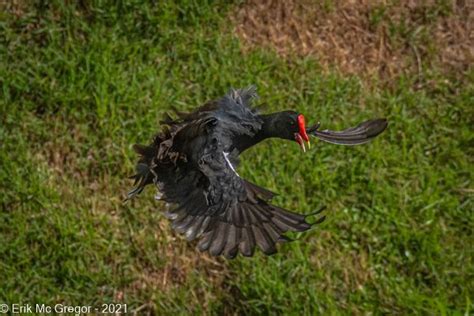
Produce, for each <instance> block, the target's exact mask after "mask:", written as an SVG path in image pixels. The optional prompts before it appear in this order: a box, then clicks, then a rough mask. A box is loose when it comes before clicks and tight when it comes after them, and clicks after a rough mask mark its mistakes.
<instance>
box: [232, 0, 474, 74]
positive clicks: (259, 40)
mask: <svg viewBox="0 0 474 316" xmlns="http://www.w3.org/2000/svg"><path fill="white" fill-rule="evenodd" d="M233 20H234V23H235V32H236V34H237V35H238V36H239V37H240V38H241V39H242V41H243V43H244V49H246V50H248V49H252V48H254V47H269V48H273V49H275V50H276V51H277V52H278V53H279V54H280V55H282V56H284V57H288V56H290V55H292V54H297V55H299V56H309V55H311V56H314V57H315V58H316V59H317V60H318V61H319V62H320V63H321V65H322V66H323V68H325V69H326V70H327V69H329V68H336V69H338V70H340V71H342V72H343V73H345V74H358V75H363V76H369V77H371V76H374V75H375V76H378V77H379V78H381V79H391V78H394V77H396V76H398V75H400V74H403V73H405V74H407V73H420V74H421V72H422V68H423V67H425V65H426V66H436V67H439V68H441V69H442V70H443V71H447V72H464V71H465V70H466V69H467V68H468V67H470V66H471V65H472V63H473V61H474V59H473V58H474V29H473V20H474V4H473V3H472V2H469V1H452V2H449V1H445V2H442V1H410V0H401V1H381V0H380V1H368V0H352V1H334V2H331V1H321V2H319V1H311V0H304V1H294V0H288V1H286V0H285V1H283V0H264V1H260V0H249V1H247V2H245V3H244V4H243V5H241V6H240V7H239V9H238V11H237V12H234V16H233Z"/></svg>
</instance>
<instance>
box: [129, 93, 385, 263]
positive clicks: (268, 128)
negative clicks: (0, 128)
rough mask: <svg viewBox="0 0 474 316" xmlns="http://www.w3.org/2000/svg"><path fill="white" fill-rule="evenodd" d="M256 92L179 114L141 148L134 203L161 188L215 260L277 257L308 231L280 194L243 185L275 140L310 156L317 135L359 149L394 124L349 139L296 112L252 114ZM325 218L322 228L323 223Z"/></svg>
mask: <svg viewBox="0 0 474 316" xmlns="http://www.w3.org/2000/svg"><path fill="white" fill-rule="evenodd" d="M256 96H257V95H256V92H255V89H254V88H253V87H249V88H246V89H240V90H231V91H230V92H229V93H228V94H227V95H225V96H224V97H222V98H220V99H218V100H214V101H211V102H208V103H206V104H205V105H203V106H201V107H199V108H198V109H197V110H195V111H193V112H191V113H183V112H179V111H175V112H176V115H177V116H178V118H177V119H172V118H171V117H170V116H169V115H167V116H166V118H165V119H164V120H163V121H162V123H163V125H164V128H163V130H162V132H161V133H159V134H158V135H157V136H156V137H155V138H154V140H153V142H152V144H150V145H148V146H143V145H135V146H134V149H135V151H136V152H137V153H138V154H140V156H141V157H140V160H139V161H138V163H137V166H136V172H137V174H136V175H135V176H133V178H134V179H135V186H136V187H135V188H134V189H133V190H132V191H131V192H130V193H129V194H128V198H131V197H133V196H135V195H137V194H139V193H140V192H141V191H142V190H143V188H144V187H145V186H146V185H148V184H152V183H154V184H155V185H156V186H157V188H158V190H159V192H160V193H161V194H162V195H161V198H160V199H161V200H163V201H166V202H168V203H171V204H172V205H175V206H174V207H173V208H172V209H170V210H169V211H167V212H166V213H165V215H166V216H167V217H168V218H169V219H170V220H171V221H172V227H173V229H175V230H176V231H177V232H179V233H183V234H185V236H186V238H187V239H188V240H194V239H197V238H199V242H198V245H197V247H198V249H199V250H201V251H208V252H209V253H210V254H211V255H213V256H218V255H225V256H226V257H228V258H234V257H235V256H236V255H237V254H238V253H239V252H240V253H241V254H242V255H244V256H252V255H253V254H254V252H255V248H256V247H258V248H260V249H261V250H262V251H263V252H264V253H265V254H267V255H270V254H273V253H275V252H276V243H278V242H284V241H288V240H289V239H288V238H287V237H286V236H284V234H285V233H286V232H289V231H293V232H302V231H306V230H308V229H309V228H311V226H312V225H313V224H315V223H313V224H311V223H309V222H308V221H307V220H306V218H307V215H301V214H297V213H293V212H290V211H288V210H285V209H283V208H280V207H278V206H275V205H272V204H270V203H269V201H270V200H271V199H272V197H273V196H274V193H273V192H271V191H269V190H267V189H264V188H261V187H259V186H257V185H255V184H253V183H250V182H248V181H246V180H245V179H242V178H241V177H240V176H239V174H238V173H237V171H236V169H235V168H236V166H237V164H238V156H239V155H240V154H241V153H242V152H243V151H245V150H246V149H247V148H249V147H251V146H253V145H255V144H257V143H259V142H260V141H263V140H264V139H267V138H270V137H278V138H282V139H287V140H295V141H297V142H298V143H299V144H300V146H302V148H303V149H304V141H306V142H308V143H309V137H308V134H309V135H313V136H316V137H318V138H320V139H322V140H324V141H327V142H331V143H336V144H345V145H356V144H362V143H365V142H367V141H369V140H371V139H372V138H374V137H375V136H377V135H378V134H380V133H381V132H382V131H383V130H384V129H385V127H386V126H387V122H386V120H385V119H378V120H372V121H367V122H364V123H362V124H360V125H358V126H357V127H354V128H350V129H347V130H345V131H342V132H333V131H329V130H325V131H319V125H315V126H312V127H310V128H306V127H305V126H304V124H305V123H304V117H303V116H302V115H300V114H298V113H296V112H294V111H284V112H278V113H273V114H267V115H263V114H259V113H258V111H257V110H256V109H255V108H254V107H252V100H253V99H255V98H256ZM323 219H324V217H322V218H321V219H320V220H318V221H317V222H316V223H319V222H321V221H322V220H323Z"/></svg>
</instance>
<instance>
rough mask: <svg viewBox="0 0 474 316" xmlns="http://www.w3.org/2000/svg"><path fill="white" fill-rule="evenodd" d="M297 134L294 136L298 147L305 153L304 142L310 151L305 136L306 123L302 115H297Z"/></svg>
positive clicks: (309, 145)
mask: <svg viewBox="0 0 474 316" xmlns="http://www.w3.org/2000/svg"><path fill="white" fill-rule="evenodd" d="M298 127H299V132H298V133H296V134H295V140H296V142H297V143H298V144H299V145H300V147H301V149H303V151H304V152H306V148H305V145H304V142H306V143H308V149H311V143H310V141H309V137H308V134H306V123H305V120H304V116H303V114H300V115H298Z"/></svg>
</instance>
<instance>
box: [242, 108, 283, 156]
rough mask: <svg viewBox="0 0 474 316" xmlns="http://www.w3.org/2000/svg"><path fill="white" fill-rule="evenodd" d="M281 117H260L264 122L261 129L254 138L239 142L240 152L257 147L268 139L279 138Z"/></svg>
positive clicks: (277, 114)
mask: <svg viewBox="0 0 474 316" xmlns="http://www.w3.org/2000/svg"><path fill="white" fill-rule="evenodd" d="M279 115H280V113H271V114H264V115H260V119H261V120H262V125H261V127H260V129H259V130H258V131H257V133H256V134H255V135H254V136H252V137H248V138H247V137H246V138H245V139H242V140H240V141H239V147H240V148H239V152H243V151H244V150H246V149H248V148H250V147H252V146H254V145H257V144H258V143H260V142H261V141H263V140H265V139H267V138H272V137H279V135H278V130H279V128H278V124H277V117H278V116H279Z"/></svg>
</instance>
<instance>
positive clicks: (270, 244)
mask: <svg viewBox="0 0 474 316" xmlns="http://www.w3.org/2000/svg"><path fill="white" fill-rule="evenodd" d="M187 182H188V183H189V184H190V185H189V186H187V188H185V187H186V186H183V183H181V184H180V186H181V189H179V190H171V191H173V192H170V190H169V189H168V190H167V189H166V188H165V197H164V198H165V200H167V201H169V202H173V203H176V204H177V207H176V208H175V209H174V210H172V211H170V212H168V213H167V216H168V217H169V218H170V219H171V220H172V227H173V228H174V229H175V230H176V231H178V232H179V233H184V234H185V235H186V237H187V239H188V240H194V239H196V238H200V240H199V243H198V249H199V250H201V251H209V253H210V254H211V255H213V256H218V255H225V256H226V257H228V258H234V257H235V256H236V255H237V254H238V252H239V251H240V252H241V253H242V255H244V256H252V255H253V254H254V251H255V248H256V247H257V246H258V248H260V249H261V250H262V251H263V252H264V253H265V254H267V255H270V254H273V253H275V252H276V247H275V245H276V243H277V242H280V241H285V240H288V239H287V238H286V237H285V236H284V233H286V232H288V231H295V232H302V231H305V230H308V229H309V228H310V227H311V226H312V224H310V223H308V222H307V221H306V216H305V215H301V214H296V213H292V212H290V211H287V210H285V209H283V208H280V207H278V206H274V205H271V204H269V203H268V200H269V199H271V197H272V196H273V193H272V192H270V191H268V190H266V189H263V188H260V187H258V186H256V185H254V184H252V183H250V182H248V181H246V180H244V179H242V178H240V177H239V176H238V174H237V173H236V172H235V169H234V167H233V166H232V165H231V163H230V159H229V158H228V155H227V153H225V152H219V151H214V152H210V153H208V154H206V155H204V156H203V157H202V158H201V160H200V161H199V164H198V168H197V170H194V171H193V172H191V173H190V174H189V176H188V180H187ZM170 193H171V194H170ZM318 222H320V221H318Z"/></svg>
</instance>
